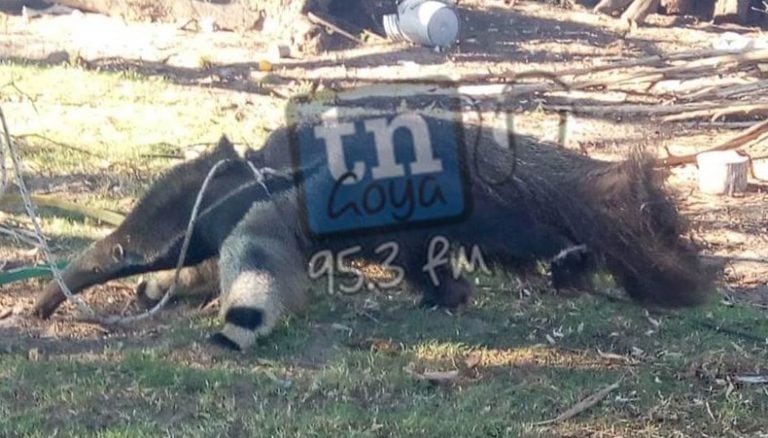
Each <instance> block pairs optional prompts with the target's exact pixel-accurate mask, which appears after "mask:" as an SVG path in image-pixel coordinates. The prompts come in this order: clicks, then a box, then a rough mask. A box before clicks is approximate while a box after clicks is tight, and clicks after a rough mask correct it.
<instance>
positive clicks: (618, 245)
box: [35, 119, 710, 349]
mask: <svg viewBox="0 0 768 438" xmlns="http://www.w3.org/2000/svg"><path fill="white" fill-rule="evenodd" d="M451 123H452V122H451V121H447V120H436V119H430V126H432V127H433V128H434V129H432V130H431V131H430V134H431V135H433V136H434V137H435V141H438V142H439V141H441V138H440V137H441V135H444V134H445V133H447V132H451V129H452V127H451V125H450V124H451ZM293 128H294V127H293V126H289V127H285V128H282V129H279V130H277V131H276V132H274V133H273V134H272V135H271V136H270V138H269V140H268V141H267V143H266V145H265V146H264V148H263V149H262V150H261V151H259V152H257V153H255V154H253V155H252V156H251V157H249V158H250V159H251V160H252V161H253V162H254V163H257V164H259V165H264V164H266V165H267V166H269V167H276V168H284V167H285V164H286V162H290V161H291V160H286V159H285V154H284V152H285V151H288V150H289V138H290V136H291V133H292V132H293ZM465 129H469V130H476V129H479V128H478V127H476V126H471V125H469V126H467V127H465ZM480 134H481V137H480V141H479V143H478V148H477V149H474V148H472V147H468V145H467V147H466V150H464V151H463V152H464V158H465V162H466V163H475V164H476V166H466V168H465V169H466V170H467V176H468V182H469V184H468V187H467V188H466V190H467V191H466V194H467V195H468V199H469V200H470V201H471V205H472V208H471V209H470V211H469V213H468V215H467V216H465V217H463V218H462V219H461V220H457V221H452V222H446V223H440V224H434V225H432V226H429V227H413V228H404V229H395V230H388V229H382V230H379V231H380V232H379V233H375V232H373V233H371V232H369V233H367V234H363V235H354V236H347V235H339V236H332V237H323V236H316V235H313V234H312V233H309V232H308V230H307V224H306V222H305V220H303V219H302V218H303V210H302V204H301V202H302V201H301V199H302V196H301V193H302V188H303V187H309V186H311V185H312V184H315V183H316V182H317V178H318V172H319V170H318V168H313V166H314V165H313V164H310V165H306V164H305V165H303V167H300V168H298V169H296V172H295V174H294V177H295V180H294V184H293V185H291V184H290V183H286V181H284V180H281V179H279V178H276V179H274V180H273V181H271V184H272V185H273V186H274V188H271V189H270V193H265V191H264V190H263V188H261V187H260V186H259V185H258V184H250V185H246V186H247V187H249V189H247V190H244V189H238V195H232V194H229V195H228V196H223V195H222V192H219V193H215V192H216V190H214V191H213V193H212V194H211V195H208V196H206V198H205V199H207V200H208V201H207V203H206V205H207V206H208V208H207V209H206V213H204V215H203V216H201V221H200V223H201V224H200V225H199V227H198V228H197V229H196V231H197V230H199V231H200V232H199V233H197V232H196V233H195V239H193V245H192V246H191V248H192V251H191V254H190V255H189V256H188V257H187V263H188V264H195V263H199V262H201V261H203V260H205V259H208V258H210V257H213V256H215V255H216V254H219V261H218V265H219V275H220V289H221V313H222V317H223V319H224V326H223V328H222V330H221V331H220V332H219V333H217V334H216V335H215V336H214V340H215V341H217V342H219V343H221V344H224V345H227V346H229V347H233V348H237V349H246V348H248V347H249V346H250V345H251V344H252V343H253V342H254V341H255V339H256V337H257V336H258V335H264V334H266V333H268V332H269V331H271V329H272V328H273V327H274V325H275V324H276V323H277V322H278V321H279V320H280V318H281V317H282V316H284V315H285V314H286V313H287V312H297V311H301V309H302V308H303V307H304V304H305V303H306V299H307V297H306V291H307V290H308V288H309V276H308V275H307V265H308V262H309V259H310V257H311V256H312V255H313V254H316V253H317V252H318V251H321V250H331V251H332V253H333V254H337V253H338V252H339V251H343V250H345V249H347V248H350V247H353V246H355V245H360V246H361V248H360V249H361V251H360V252H358V253H356V256H357V257H363V258H366V259H368V260H370V261H372V262H374V263H378V262H381V261H382V256H381V255H380V254H378V253H376V251H375V250H376V249H377V248H379V246H380V245H381V244H383V243H385V242H390V241H394V242H397V243H398V244H399V247H400V250H399V252H398V254H397V256H398V257H397V259H395V260H390V262H391V263H392V264H396V265H398V266H402V267H404V275H405V280H406V281H408V282H410V283H413V284H415V285H417V286H419V287H420V288H421V289H422V290H424V293H425V300H426V301H427V302H429V301H431V300H434V301H437V302H441V300H442V298H441V294H443V293H444V292H445V289H446V283H448V285H447V288H448V289H451V288H453V289H456V290H462V289H465V288H469V285H468V283H466V282H465V280H464V279H463V278H461V277H458V278H454V277H453V276H452V275H451V274H450V272H449V271H450V268H448V267H446V266H443V267H441V268H438V269H437V273H438V275H437V279H438V282H437V283H435V281H434V279H433V278H432V277H431V276H430V272H428V271H425V270H423V269H422V267H423V265H424V263H425V259H424V254H426V253H427V252H428V250H429V245H430V242H431V241H433V240H432V239H433V238H434V237H435V236H444V237H445V238H447V239H448V240H449V241H450V242H452V243H454V244H457V245H461V246H463V247H472V246H478V247H479V248H480V249H481V252H482V256H483V258H484V259H485V260H486V261H489V262H491V263H494V264H497V265H501V266H502V267H513V268H514V267H516V266H518V263H519V262H520V261H529V260H540V259H552V258H555V259H559V257H558V255H560V254H569V253H570V251H567V250H568V249H571V248H574V247H577V248H587V249H588V251H589V253H590V254H591V255H593V256H594V257H595V258H596V260H598V261H599V262H600V264H602V265H603V266H605V267H606V268H607V269H608V271H609V272H611V274H612V275H613V276H614V277H615V278H616V280H617V281H618V283H619V284H620V285H621V286H622V287H623V289H624V290H625V291H626V292H627V293H628V294H629V295H630V297H631V298H633V299H634V300H636V301H638V302H640V303H643V304H649V305H671V306H677V305H694V304H697V303H699V302H701V301H702V300H703V299H704V298H705V296H706V293H707V292H708V291H709V290H710V287H709V286H710V282H709V279H708V277H707V276H706V275H704V273H703V272H702V268H701V266H700V264H699V260H698V257H697V254H696V252H695V250H694V249H693V248H691V247H690V246H689V245H688V242H686V241H684V240H683V239H682V237H681V236H682V234H683V231H684V230H683V224H682V222H681V220H680V218H679V216H678V213H677V211H676V208H675V206H674V205H673V203H672V201H671V200H670V199H669V198H668V197H667V196H666V194H665V193H664V192H663V190H662V189H661V187H660V186H659V184H658V182H657V178H655V174H654V170H653V168H652V164H653V160H652V159H651V158H650V157H647V156H645V155H644V154H642V153H640V152H634V153H633V154H631V155H630V156H629V157H628V158H627V159H626V160H624V161H621V162H606V161H600V160H594V159H591V158H589V157H585V156H582V155H579V154H576V153H573V152H571V151H568V150H565V149H562V148H559V147H557V146H555V145H550V144H546V143H542V142H537V141H535V140H533V139H531V138H527V137H521V136H518V141H517V147H516V151H515V153H512V152H511V151H510V150H509V149H504V148H500V147H497V146H496V143H495V140H494V139H493V138H491V137H490V135H489V134H488V133H487V132H484V131H481V132H480ZM316 164H320V165H321V166H322V165H323V164H322V163H316ZM198 165H199V167H200V168H201V169H196V170H197V171H198V172H200V175H202V176H200V175H192V172H184V173H182V172H178V173H177V172H175V171H172V172H171V174H170V176H169V177H168V178H167V179H166V180H165V182H166V184H169V185H171V186H173V189H174V190H176V191H177V192H176V193H175V194H174V196H177V197H179V201H178V202H177V201H173V202H171V203H169V204H168V205H167V207H168V209H169V210H168V211H169V215H170V216H180V219H179V220H180V221H181V223H182V225H180V224H179V223H174V224H172V225H166V224H163V223H157V224H155V223H153V224H152V225H153V226H157V227H159V230H160V231H158V232H156V233H155V232H153V234H152V235H151V236H149V237H148V238H144V237H142V236H139V235H136V234H133V233H135V231H138V230H142V229H146V228H147V226H148V224H143V225H142V224H141V221H142V220H144V219H145V215H142V214H141V212H142V209H143V208H148V202H144V201H146V200H148V199H151V198H152V196H151V195H152V194H153V193H154V194H155V196H156V197H157V196H158V193H160V192H162V191H163V190H164V189H163V188H162V186H161V185H160V186H158V185H156V186H155V187H153V189H152V190H150V193H149V194H148V195H147V197H145V200H144V201H142V202H141V203H140V204H139V206H138V207H137V208H136V209H135V210H134V212H132V214H131V215H130V216H129V218H132V221H129V220H128V219H126V222H125V223H124V224H123V225H121V227H120V228H118V230H116V231H115V233H113V234H112V235H111V236H112V237H108V238H105V239H104V240H103V241H100V242H97V243H96V244H95V245H94V246H93V247H92V248H91V249H90V250H89V251H86V253H85V254H83V255H82V256H80V257H79V258H78V259H77V260H76V261H75V262H73V263H72V264H71V265H70V267H68V268H67V270H66V271H65V275H64V277H65V281H66V282H67V283H68V284H70V283H71V285H73V287H72V288H73V289H74V290H75V291H79V290H82V289H83V288H85V287H88V286H89V285H92V284H95V283H97V282H101V281H106V280H108V279H110V278H117V277H120V276H125V275H131V274H135V273H138V272H147V271H151V270H157V269H167V268H170V267H172V266H173V263H174V262H175V256H177V255H178V246H179V245H180V241H179V239H174V240H173V242H172V244H171V245H176V247H175V250H168V248H161V249H158V248H157V246H158V244H157V240H158V238H160V239H161V240H162V236H164V235H165V233H164V232H163V231H162V230H163V229H167V230H173V231H168V233H169V234H168V235H170V236H177V235H178V232H179V230H183V229H184V228H185V226H186V221H187V219H188V214H186V215H180V214H178V213H179V212H182V211H183V212H187V213H188V212H189V211H190V210H191V202H192V200H193V199H194V195H192V196H188V195H187V194H186V193H184V194H181V195H180V193H179V190H180V191H181V192H184V191H191V192H195V194H196V192H197V188H198V187H199V186H200V185H201V183H202V179H203V178H204V173H205V171H204V170H202V169H203V168H206V166H207V168H210V166H211V165H212V163H211V162H210V161H209V162H207V163H203V162H202V161H201V162H199V163H195V164H193V165H191V166H192V167H195V166H198ZM512 168H514V169H515V172H514V174H512V175H511V178H509V180H508V181H506V182H505V183H502V184H498V183H495V182H493V181H491V179H493V178H488V175H508V170H509V169H512ZM249 172H250V170H249V169H248V167H247V166H246V165H245V164H244V163H243V162H239V161H236V162H235V164H233V166H232V169H231V170H230V171H228V172H224V173H223V174H222V176H221V177H220V178H223V180H225V181H226V180H227V179H229V178H233V179H236V180H238V183H236V184H234V185H233V184H230V185H227V184H222V185H221V186H219V187H220V188H219V189H218V190H225V192H226V190H230V191H231V189H232V187H233V186H236V187H240V185H238V184H240V183H241V182H242V178H245V177H247V178H252V176H251V175H250V174H249ZM185 177H187V178H191V183H181V182H179V181H180V179H182V178H185ZM174 178H176V180H178V181H174ZM226 193H229V192H226ZM443 195H444V197H445V198H451V197H454V196H459V195H460V194H459V193H443ZM233 196H240V197H239V198H233ZM222 197H223V198H224V199H225V201H218V202H223V203H226V205H227V207H226V208H215V207H216V202H217V200H218V199H220V198H222ZM166 199H169V200H170V199H172V196H169V197H168V198H166ZM181 199H183V200H184V201H183V202H182V201H181ZM232 199H236V200H235V201H227V200H232ZM154 202H156V201H153V203H154ZM161 205H162V203H161ZM222 205H223V204H222ZM154 208H157V206H155V207H154ZM219 210H221V211H219ZM244 210H247V212H245V213H244ZM170 212H175V214H171V213H170ZM205 214H210V219H208V220H206V217H205ZM243 214H244V217H243ZM220 215H222V216H223V217H224V218H225V219H226V220H223V221H222V220H218V219H217V217H218V216H220ZM155 217H156V216H155ZM240 218H242V220H240ZM161 222H162V221H161ZM235 224H236V225H235ZM131 227H133V228H131ZM164 227H168V228H164ZM233 227H234V228H233ZM121 229H122V230H123V231H121ZM131 229H132V230H133V231H132V232H127V231H125V230H131ZM125 234H128V235H127V236H126V235H125ZM141 240H146V241H147V242H146V243H140V244H136V242H137V241H141ZM217 244H220V247H219V248H216V247H215V246H216V245H217ZM128 248H130V249H128ZM563 250H566V251H565V253H564V252H563ZM169 259H170V260H169ZM115 261H117V262H115ZM105 265H106V266H107V268H105V267H104V266H105ZM60 301H61V292H60V291H59V290H58V287H57V286H56V285H55V284H51V285H49V287H48V289H47V290H46V293H45V294H44V295H43V296H42V297H41V299H40V300H39V301H38V303H37V304H36V306H35V311H36V312H37V313H38V314H39V315H42V316H48V315H50V314H51V313H52V312H53V311H54V310H55V308H56V306H57V305H58V304H59V303H60ZM449 301H450V300H449Z"/></svg>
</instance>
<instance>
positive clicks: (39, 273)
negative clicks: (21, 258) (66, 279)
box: [0, 260, 68, 286]
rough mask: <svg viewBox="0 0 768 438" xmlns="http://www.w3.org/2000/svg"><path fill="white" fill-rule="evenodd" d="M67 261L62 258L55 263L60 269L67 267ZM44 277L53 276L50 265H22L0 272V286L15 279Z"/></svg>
mask: <svg viewBox="0 0 768 438" xmlns="http://www.w3.org/2000/svg"><path fill="white" fill-rule="evenodd" d="M67 263H68V262H67V261H66V260H62V261H60V262H57V263H56V267H57V268H59V270H62V269H64V268H66V267H67ZM45 277H48V278H51V277H53V274H52V272H51V267H50V265H47V264H43V265H34V266H23V267H21V268H16V269H11V270H8V271H3V272H0V286H2V285H6V284H11V283H15V282H17V281H22V280H29V279H31V278H45Z"/></svg>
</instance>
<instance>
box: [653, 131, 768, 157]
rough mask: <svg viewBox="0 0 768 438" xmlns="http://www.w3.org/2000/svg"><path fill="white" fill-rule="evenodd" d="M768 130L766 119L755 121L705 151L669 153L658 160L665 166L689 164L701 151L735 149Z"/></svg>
mask: <svg viewBox="0 0 768 438" xmlns="http://www.w3.org/2000/svg"><path fill="white" fill-rule="evenodd" d="M767 132H768V120H764V121H762V122H759V123H755V124H754V125H752V126H751V127H749V128H747V129H745V130H744V131H742V132H741V133H739V134H738V135H736V136H735V137H733V138H731V139H730V140H728V141H726V142H723V143H720V144H719V145H717V146H715V147H713V148H710V149H707V150H705V151H700V152H696V153H694V154H688V155H670V156H669V157H667V158H664V159H663V160H661V161H660V162H659V164H660V165H663V166H666V167H672V166H679V165H681V164H690V163H695V162H696V157H697V156H698V155H699V154H700V153H703V152H714V151H725V150H729V149H736V148H738V147H741V146H743V145H745V144H747V143H749V142H751V141H754V140H757V139H758V138H760V137H762V136H763V135H764V134H766V133H767Z"/></svg>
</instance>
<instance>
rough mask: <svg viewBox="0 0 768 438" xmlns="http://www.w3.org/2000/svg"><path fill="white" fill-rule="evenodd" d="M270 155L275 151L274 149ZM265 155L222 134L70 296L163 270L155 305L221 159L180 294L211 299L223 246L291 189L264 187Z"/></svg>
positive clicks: (152, 196) (42, 310) (49, 293)
mask: <svg viewBox="0 0 768 438" xmlns="http://www.w3.org/2000/svg"><path fill="white" fill-rule="evenodd" d="M270 152H272V151H270ZM264 157H265V154H264V153H259V154H255V155H250V156H248V157H243V156H241V155H240V154H238V152H237V151H236V150H235V148H234V146H233V145H232V143H231V142H230V141H229V140H228V139H227V138H226V136H222V138H221V139H220V140H219V142H218V144H217V145H216V147H215V148H214V149H213V150H212V151H211V152H209V153H205V154H202V155H201V156H199V157H197V158H195V159H194V160H190V161H187V162H185V163H182V164H179V165H177V166H174V167H173V168H171V169H170V170H169V171H167V172H166V173H165V174H163V175H162V176H161V177H160V178H159V179H158V180H157V181H155V183H154V184H153V185H152V186H151V187H150V189H149V190H148V191H147V193H146V194H144V196H143V197H142V198H141V200H140V201H139V202H138V204H137V205H136V206H135V207H134V208H133V210H132V211H131V212H130V213H129V214H128V216H127V217H126V218H125V220H124V221H123V222H122V223H121V224H120V226H118V227H117V228H116V229H115V230H114V231H113V232H112V233H110V234H109V235H107V236H106V237H104V238H102V239H100V240H98V241H96V242H94V243H93V244H91V245H90V246H89V247H88V248H87V249H86V250H85V251H83V252H82V253H81V254H80V255H78V257H76V258H75V259H74V260H73V261H71V262H70V263H69V264H68V266H67V267H66V269H65V270H64V271H63V272H62V279H63V280H64V283H65V284H66V285H67V287H68V288H69V289H70V291H71V292H72V293H75V294H77V293H80V292H81V291H83V290H85V289H87V288H89V287H91V286H93V285H97V284H102V283H105V282H107V281H109V280H113V279H118V278H123V277H128V276H131V275H137V274H143V273H147V272H155V271H161V272H159V273H158V275H157V276H156V277H155V278H151V279H148V280H146V281H142V282H141V283H140V284H139V285H138V288H137V293H138V298H139V301H140V302H141V303H142V304H144V305H145V306H151V305H153V304H155V303H156V302H157V301H159V299H160V298H161V297H162V294H163V293H165V292H166V291H167V289H168V288H169V287H170V285H171V284H172V282H173V278H174V273H173V270H170V271H168V270H169V269H171V268H174V267H175V266H176V263H177V261H178V258H179V255H180V251H181V247H182V243H183V241H184V235H185V233H186V230H187V225H188V222H189V219H190V216H191V213H192V208H193V205H194V203H195V199H196V197H197V195H198V192H199V190H200V188H201V187H202V185H203V182H204V180H205V178H206V176H207V175H208V173H209V171H210V170H211V169H212V168H213V166H214V165H215V164H216V163H217V162H218V161H219V160H227V161H228V163H227V164H226V165H225V167H224V168H220V169H219V170H218V172H217V173H216V174H215V176H214V178H213V179H212V180H211V182H210V183H209V185H208V188H207V190H206V193H205V194H204V196H203V199H202V202H201V205H200V210H199V214H198V217H197V222H196V226H195V228H194V230H193V233H192V239H191V242H190V245H189V251H188V252H187V254H186V257H185V259H184V266H185V268H184V269H182V271H181V275H180V276H179V286H180V287H179V289H178V290H177V294H178V295H182V294H184V295H196V296H197V295H202V296H206V295H211V294H215V293H216V292H218V282H219V278H218V254H219V249H220V247H221V244H222V242H223V240H224V239H225V238H226V237H227V235H228V234H229V232H230V231H231V230H232V229H233V228H234V227H235V225H237V223H238V222H239V221H240V220H241V219H242V217H243V216H244V215H245V213H246V212H247V211H248V209H249V208H250V206H251V204H252V203H254V202H256V201H261V202H265V201H268V200H269V195H268V193H267V191H265V190H264V189H265V187H266V189H267V190H269V192H273V193H279V192H281V191H284V190H287V189H288V188H290V187H292V185H293V182H294V180H293V178H292V177H291V176H284V175H280V174H271V173H266V174H265V175H264V176H265V180H264V181H263V183H264V185H262V183H260V182H258V181H256V180H255V179H254V173H253V171H252V170H251V168H250V166H248V164H247V162H246V161H245V159H246V158H250V159H251V160H252V161H254V162H258V163H262V162H263V160H264ZM288 160H289V158H287V157H284V156H279V157H278V156H275V162H274V163H273V164H274V165H275V166H278V167H281V170H285V169H282V167H284V166H289V165H290V164H289V161H288ZM435 289H440V290H441V293H440V295H439V296H435V295H434V294H430V295H425V299H424V304H425V305H439V306H447V307H455V306H456V305H458V304H461V303H463V302H465V301H466V300H467V296H468V294H469V292H470V291H469V285H468V284H466V282H464V281H463V280H462V279H459V280H453V279H447V280H446V282H445V284H443V285H442V286H441V287H440V288H431V289H429V290H428V291H432V290H435ZM65 298H66V297H65V295H64V293H63V292H62V291H61V289H60V287H59V285H58V283H57V282H56V281H51V282H49V283H48V285H47V286H46V288H45V290H44V291H43V293H42V294H41V295H40V296H39V297H38V299H37V301H36V303H35V305H34V306H33V309H32V313H33V314H35V315H37V316H40V317H42V318H48V317H50V316H51V315H52V314H53V313H54V312H55V311H56V309H57V308H58V307H59V305H61V303H62V302H63V301H64V300H65Z"/></svg>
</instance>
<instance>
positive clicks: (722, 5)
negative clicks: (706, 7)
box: [713, 0, 750, 24]
mask: <svg viewBox="0 0 768 438" xmlns="http://www.w3.org/2000/svg"><path fill="white" fill-rule="evenodd" d="M749 3H750V0H717V1H716V2H715V10H714V16H713V21H714V22H715V23H716V24H717V23H723V22H726V21H729V22H736V23H742V24H743V23H746V22H747V20H748V19H749Z"/></svg>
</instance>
